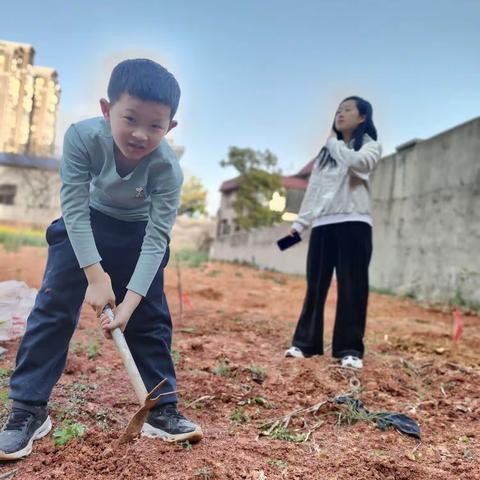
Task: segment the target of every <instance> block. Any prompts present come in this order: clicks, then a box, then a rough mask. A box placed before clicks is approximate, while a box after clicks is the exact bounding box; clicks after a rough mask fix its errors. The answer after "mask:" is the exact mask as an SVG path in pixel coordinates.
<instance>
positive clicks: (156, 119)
mask: <svg viewBox="0 0 480 480" xmlns="http://www.w3.org/2000/svg"><path fill="white" fill-rule="evenodd" d="M100 106H101V108H102V113H103V116H104V118H105V120H107V121H108V122H110V126H111V130H112V136H113V140H114V142H115V145H116V146H117V148H118V150H119V151H120V153H121V154H122V155H123V156H124V157H125V158H126V159H127V160H129V161H131V162H139V161H140V160H141V159H142V158H143V157H145V156H147V155H148V154H149V153H152V152H153V151H154V150H155V149H156V148H157V147H158V145H159V144H160V142H161V140H162V138H163V137H164V136H165V135H166V134H167V133H168V132H169V131H170V130H171V129H172V128H175V127H176V126H177V122H175V121H171V120H170V113H171V110H170V107H167V106H166V105H163V104H161V103H158V102H153V101H149V100H141V99H139V98H137V97H133V96H131V95H129V94H128V93H124V94H122V96H121V97H120V98H119V99H118V100H117V101H116V102H115V103H113V104H111V103H109V102H108V101H107V100H106V99H104V98H102V99H101V100H100Z"/></svg>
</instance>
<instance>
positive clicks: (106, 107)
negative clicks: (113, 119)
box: [100, 98, 110, 121]
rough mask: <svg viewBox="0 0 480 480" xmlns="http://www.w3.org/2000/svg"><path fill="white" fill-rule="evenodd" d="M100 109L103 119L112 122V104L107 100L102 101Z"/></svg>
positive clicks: (102, 99)
mask: <svg viewBox="0 0 480 480" xmlns="http://www.w3.org/2000/svg"><path fill="white" fill-rule="evenodd" d="M100 108H101V109H102V113H103V118H104V119H105V120H107V121H108V120H110V102H109V101H108V100H107V99H106V98H101V99H100Z"/></svg>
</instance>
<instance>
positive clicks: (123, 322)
mask: <svg viewBox="0 0 480 480" xmlns="http://www.w3.org/2000/svg"><path fill="white" fill-rule="evenodd" d="M132 313H133V312H132V311H131V309H130V308H128V305H126V304H125V303H124V302H122V303H120V304H119V305H118V307H117V308H116V309H115V312H114V317H113V320H112V321H111V320H110V318H108V315H107V314H106V313H102V314H101V315H100V322H101V325H102V330H103V335H104V336H105V338H112V330H115V329H116V328H119V329H120V330H121V331H122V332H123V331H124V330H125V328H126V327H127V323H128V321H129V320H130V317H131V316H132Z"/></svg>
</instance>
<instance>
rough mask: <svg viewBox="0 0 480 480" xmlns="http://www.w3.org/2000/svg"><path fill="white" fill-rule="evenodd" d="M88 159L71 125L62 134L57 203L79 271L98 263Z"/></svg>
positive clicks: (98, 256) (89, 161)
mask: <svg viewBox="0 0 480 480" xmlns="http://www.w3.org/2000/svg"><path fill="white" fill-rule="evenodd" d="M90 170H91V160H90V157H89V154H88V151H87V148H86V147H85V145H84V143H83V141H82V139H81V138H80V135H79V134H78V132H77V130H76V129H75V126H74V125H71V126H70V127H69V129H68V130H67V132H66V133H65V137H64V142H63V155H62V161H61V164H60V178H61V181H62V185H61V188H60V203H61V209H62V215H63V219H64V222H65V227H66V229H67V233H68V238H69V239H70V243H71V244H72V247H73V251H74V252H75V255H76V257H77V260H78V263H79V265H80V267H81V268H83V267H87V266H88V265H92V264H94V263H97V262H99V261H100V260H101V257H100V254H99V253H98V250H97V247H96V245H95V240H94V238H93V232H92V227H91V224H90V182H91V179H92V177H91V173H90Z"/></svg>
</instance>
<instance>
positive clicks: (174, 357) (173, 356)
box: [171, 350, 182, 366]
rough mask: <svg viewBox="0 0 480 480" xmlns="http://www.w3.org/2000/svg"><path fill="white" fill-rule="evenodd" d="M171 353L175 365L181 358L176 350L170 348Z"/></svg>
mask: <svg viewBox="0 0 480 480" xmlns="http://www.w3.org/2000/svg"><path fill="white" fill-rule="evenodd" d="M171 355H172V361H173V364H174V365H175V366H177V365H178V363H179V362H180V360H181V359H182V355H181V353H180V352H179V351H178V350H172V353H171Z"/></svg>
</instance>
